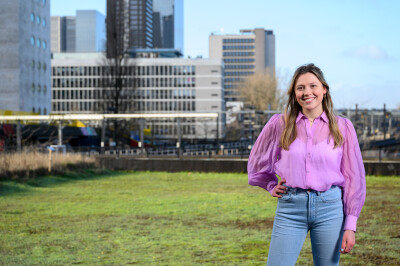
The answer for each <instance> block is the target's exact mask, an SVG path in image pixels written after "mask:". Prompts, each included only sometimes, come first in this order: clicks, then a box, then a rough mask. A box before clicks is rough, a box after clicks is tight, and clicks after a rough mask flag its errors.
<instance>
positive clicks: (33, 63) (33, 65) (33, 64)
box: [32, 59, 35, 69]
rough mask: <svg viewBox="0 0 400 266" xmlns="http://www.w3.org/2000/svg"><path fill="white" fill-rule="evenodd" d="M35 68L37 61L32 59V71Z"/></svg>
mask: <svg viewBox="0 0 400 266" xmlns="http://www.w3.org/2000/svg"><path fill="white" fill-rule="evenodd" d="M34 68H35V60H33V59H32V69H34Z"/></svg>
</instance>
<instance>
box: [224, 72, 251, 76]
mask: <svg viewBox="0 0 400 266" xmlns="http://www.w3.org/2000/svg"><path fill="white" fill-rule="evenodd" d="M253 74H254V71H243V72H237V71H235V72H225V76H248V75H253Z"/></svg>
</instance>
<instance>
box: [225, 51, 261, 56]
mask: <svg viewBox="0 0 400 266" xmlns="http://www.w3.org/2000/svg"><path fill="white" fill-rule="evenodd" d="M253 55H254V52H224V53H223V56H253Z"/></svg>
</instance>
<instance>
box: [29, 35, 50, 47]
mask: <svg viewBox="0 0 400 266" xmlns="http://www.w3.org/2000/svg"><path fill="white" fill-rule="evenodd" d="M35 43H36V46H37V48H40V46H42V48H43V50H45V49H46V47H47V42H46V41H42V40H40V38H37V39H35V36H31V45H32V46H35Z"/></svg>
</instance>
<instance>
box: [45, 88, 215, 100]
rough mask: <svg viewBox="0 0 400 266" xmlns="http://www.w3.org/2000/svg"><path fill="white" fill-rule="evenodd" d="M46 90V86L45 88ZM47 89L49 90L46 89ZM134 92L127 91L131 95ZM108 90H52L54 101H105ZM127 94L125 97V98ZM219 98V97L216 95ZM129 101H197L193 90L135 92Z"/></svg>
mask: <svg viewBox="0 0 400 266" xmlns="http://www.w3.org/2000/svg"><path fill="white" fill-rule="evenodd" d="M44 88H46V86H44ZM46 89H47V88H46ZM131 92H132V91H125V93H131ZM104 93H107V91H106V90H104V91H103V90H52V98H53V100H68V99H70V100H82V99H104V98H105V97H103V94H104ZM125 96H126V94H125V95H124V96H123V97H125ZM215 96H218V95H215ZM127 98H129V99H195V98H196V91H195V90H191V89H186V90H185V89H184V90H179V89H174V90H135V91H133V93H132V96H131V97H127Z"/></svg>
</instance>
